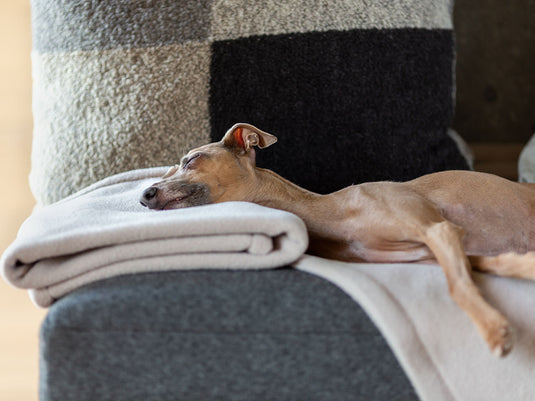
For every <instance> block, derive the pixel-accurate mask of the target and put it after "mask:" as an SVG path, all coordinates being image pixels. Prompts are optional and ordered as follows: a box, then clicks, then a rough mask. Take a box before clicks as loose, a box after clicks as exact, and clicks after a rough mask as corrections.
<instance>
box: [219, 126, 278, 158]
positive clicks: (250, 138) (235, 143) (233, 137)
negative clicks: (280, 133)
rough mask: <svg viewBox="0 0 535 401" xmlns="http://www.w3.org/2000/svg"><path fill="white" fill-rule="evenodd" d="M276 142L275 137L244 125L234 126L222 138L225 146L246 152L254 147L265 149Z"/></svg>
mask: <svg viewBox="0 0 535 401" xmlns="http://www.w3.org/2000/svg"><path fill="white" fill-rule="evenodd" d="M275 142H277V137H276V136H274V135H271V134H268V133H267V132H264V131H262V130H259V129H258V128H256V127H254V126H252V125H250V124H244V123H238V124H234V125H233V126H232V128H231V129H229V130H228V131H227V133H226V134H225V136H224V137H223V143H224V144H225V146H230V147H238V148H241V149H243V150H244V151H246V152H248V151H249V150H251V149H252V148H253V147H254V146H258V147H259V148H261V149H262V148H267V147H268V146H270V145H273V144H274V143H275Z"/></svg>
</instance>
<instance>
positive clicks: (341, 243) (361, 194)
mask: <svg viewBox="0 0 535 401" xmlns="http://www.w3.org/2000/svg"><path fill="white" fill-rule="evenodd" d="M321 198H322V199H321V202H318V203H321V206H317V207H315V208H313V209H314V211H313V213H307V214H306V215H305V216H302V217H304V219H305V222H307V226H308V227H309V231H310V234H311V235H310V236H311V245H310V251H311V252H312V253H314V254H316V255H318V256H324V257H329V258H335V259H339V260H346V261H362V260H365V261H371V262H414V261H426V260H429V259H433V254H432V253H431V252H430V250H429V248H428V247H427V246H426V245H424V244H423V242H421V241H419V238H421V237H423V236H424V235H425V229H426V228H428V227H429V225H430V224H431V223H433V222H440V221H441V220H443V219H444V218H445V219H446V220H448V221H450V222H452V223H453V224H455V225H457V226H459V227H461V228H462V229H463V231H464V234H465V235H464V240H463V245H464V247H465V250H466V253H467V254H468V255H481V256H490V255H496V254H499V253H504V252H511V251H514V252H517V253H525V252H527V251H529V250H533V249H535V224H534V219H533V217H534V213H535V188H534V186H533V185H531V184H519V183H514V182H511V181H508V180H505V179H502V178H500V177H497V176H494V175H490V174H484V173H475V172H469V171H448V172H441V173H434V174H429V175H426V176H423V177H420V178H417V179H415V180H413V181H409V182H405V183H396V182H374V183H364V184H360V185H354V186H351V187H347V188H344V189H342V190H341V191H338V192H335V193H333V194H330V195H324V196H322V197H321ZM320 207H321V208H323V210H322V211H320V210H319V208H320ZM316 217H317V221H316ZM370 228H373V229H370Z"/></svg>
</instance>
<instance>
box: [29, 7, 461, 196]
mask: <svg viewBox="0 0 535 401" xmlns="http://www.w3.org/2000/svg"><path fill="white" fill-rule="evenodd" d="M451 7H452V0H401V1H396V2H393V1H390V0H380V1H379V0H378V1H373V2H369V1H364V0H351V1H349V0H336V1H333V0H315V1H304V0H289V1H286V2H283V3H282V4H279V2H271V1H258V0H225V1H223V0H212V1H210V0H204V1H185V0H181V1H177V0H162V1H158V2H152V1H147V0H103V1H99V2H94V1H91V0H46V1H45V0H34V1H33V2H32V15H33V32H34V41H33V76H34V123H35V131H34V144H33V156H32V157H33V165H32V171H31V175H30V182H31V186H32V190H33V193H34V195H35V196H36V198H37V200H38V202H39V203H42V204H46V203H51V202H54V201H57V200H59V199H61V198H63V197H65V196H67V195H69V194H71V193H72V192H74V191H76V190H78V189H80V188H82V187H84V186H86V185H88V184H91V183H93V182H95V181H97V180H99V179H102V178H104V177H106V176H109V175H111V174H114V173H118V172H121V171H125V170H130V169H134V168H142V167H149V166H156V165H169V164H174V163H176V162H177V161H178V160H179V157H180V156H181V154H182V153H184V152H185V151H187V150H188V149H190V148H192V147H195V146H198V145H200V144H203V143H206V142H209V141H212V140H219V139H220V138H221V136H222V134H223V133H224V131H225V130H226V129H227V128H228V127H230V126H231V125H232V124H234V123H235V122H249V123H251V124H254V125H257V126H258V127H260V128H262V129H263V130H265V131H267V132H270V133H273V134H275V135H277V136H278V138H279V142H278V144H277V145H276V146H274V147H272V148H269V149H266V150H265V151H262V152H259V160H258V163H259V165H261V166H262V167H268V168H271V169H273V170H275V171H276V172H278V173H280V174H281V175H283V176H285V177H287V178H289V179H290V180H292V181H295V182H296V183H298V184H300V185H302V186H305V187H307V188H308V189H311V190H314V191H317V192H322V193H325V192H330V191H333V190H336V189H339V188H341V187H343V186H346V185H349V184H352V183H358V182H362V181H370V180H383V179H392V180H406V179H410V178H413V177H415V176H418V175H421V174H424V173H427V172H431V171H436V170H442V169H452V168H466V167H467V166H466V162H465V160H464V159H463V158H462V156H461V155H460V153H459V151H458V149H457V147H456V146H455V145H454V143H453V141H452V140H451V139H450V137H449V136H448V135H447V127H448V125H449V123H450V120H451V117H452V113H453V100H452V94H453V89H454V88H453V68H452V66H453V60H454V41H453V33H452V22H451Z"/></svg>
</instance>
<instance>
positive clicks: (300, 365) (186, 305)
mask: <svg viewBox="0 0 535 401" xmlns="http://www.w3.org/2000/svg"><path fill="white" fill-rule="evenodd" d="M245 289H246V290H245ZM199 294H202V296H199ZM88 317H90V318H88ZM41 344H42V350H41V367H42V369H41V376H40V399H41V401H52V400H54V401H55V400H77V401H86V400H87V401H93V400H103V401H104V400H110V401H112V400H113V401H121V400H129V401H131V400H158V401H164V400H165V401H166V400H169V401H171V400H172V401H176V400H188V401H193V400H199V401H200V400H203V401H204V400H220V401H227V400H228V401H240V400H243V401H250V400H277V401H285V400H288V401H294V400H299V399H306V400H322V401H331V400H332V401H344V400H348V401H349V400H376V401H377V400H385V401H386V400H388V401H395V400H400V401H401V400H403V401H409V400H416V399H417V397H416V395H415V393H414V390H413V388H412V386H411V385H410V383H409V381H408V379H407V378H406V376H405V374H404V373H403V370H402V369H401V368H400V366H399V364H398V362H397V361H396V359H395V358H394V356H393V354H392V352H391V351H390V349H389V348H388V345H387V344H386V342H385V340H384V339H383V337H382V336H381V334H380V333H379V331H378V330H377V329H376V328H375V326H374V325H373V324H372V323H371V322H370V320H369V318H368V317H367V316H366V314H365V313H364V312H363V310H362V309H360V308H359V307H357V306H356V305H355V304H354V302H352V301H351V300H350V299H349V297H347V296H346V295H345V294H344V293H343V292H342V291H341V290H339V289H338V288H336V287H335V286H333V285H332V284H330V283H328V282H326V281H324V280H321V279H319V278H317V277H314V276H312V275H309V274H306V273H301V272H298V271H296V270H293V269H278V270H268V271H262V272H254V271H250V272H248V273H247V274H243V273H240V272H232V271H221V270H220V271H210V272H208V271H197V272H169V273H166V274H152V273H151V274H140V275H132V276H125V277H118V278H112V279H108V280H106V281H103V282H100V283H95V284H92V285H89V286H87V287H85V288H82V289H80V290H77V291H76V292H75V293H73V295H72V296H69V297H66V298H63V299H61V300H59V301H58V302H57V303H56V304H54V305H53V306H52V307H51V309H50V313H49V314H48V316H47V318H46V320H45V322H44V324H43V326H42V330H41Z"/></svg>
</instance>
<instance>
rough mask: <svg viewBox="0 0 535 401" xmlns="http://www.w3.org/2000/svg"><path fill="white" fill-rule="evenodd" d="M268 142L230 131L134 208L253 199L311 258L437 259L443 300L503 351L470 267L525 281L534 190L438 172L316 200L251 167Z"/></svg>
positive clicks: (534, 234)
mask: <svg viewBox="0 0 535 401" xmlns="http://www.w3.org/2000/svg"><path fill="white" fill-rule="evenodd" d="M276 141H277V138H276V137H274V136H273V135H270V134H267V133H265V132H263V131H261V130H259V129H257V128H255V127H253V126H251V125H248V124H236V125H235V126H233V127H232V128H231V129H230V130H229V131H228V132H227V133H226V134H225V136H224V137H223V139H222V140H221V141H220V142H216V143H211V144H208V145H204V146H201V147H199V148H197V149H193V150H192V151H190V152H189V153H188V154H187V155H186V156H185V157H183V158H182V160H181V163H180V165H179V166H178V165H177V166H175V167H172V168H171V169H170V170H169V171H168V172H167V173H166V174H165V175H164V177H163V178H162V180H161V181H160V182H157V183H155V184H154V185H152V186H151V187H150V188H147V189H146V190H145V191H144V193H143V195H142V197H141V203H142V204H143V205H144V206H148V207H149V208H151V209H176V208H182V207H189V206H197V205H203V204H208V203H218V202H225V201H248V202H254V203H257V204H260V205H264V206H268V207H273V208H276V209H282V210H286V211H289V212H292V213H295V214H296V215H297V216H299V217H301V218H302V219H303V220H304V222H305V224H306V226H307V229H308V232H309V236H310V246H309V252H310V253H311V254H314V255H318V256H322V257H325V258H331V259H337V260H342V261H348V262H363V261H365V262H438V263H439V264H440V266H442V269H443V271H444V273H445V274H446V278H447V281H448V286H449V291H450V294H451V296H452V297H453V299H454V300H455V302H456V303H457V304H458V305H459V306H460V307H461V308H462V309H464V310H465V311H466V313H467V314H468V315H469V317H470V318H471V319H472V321H473V322H474V324H475V325H476V327H477V329H478V330H479V332H480V334H481V336H482V337H483V339H484V340H485V341H486V342H487V344H488V346H489V347H490V349H491V350H492V352H493V353H495V354H496V355H499V356H503V355H506V354H507V353H508V352H509V351H510V349H511V347H512V330H511V328H510V326H509V324H508V322H507V320H506V319H505V318H504V316H503V315H502V314H501V313H500V312H498V311H497V310H496V309H494V308H493V307H491V306H490V305H489V304H488V303H487V302H486V301H485V300H484V299H483V297H482V296H481V295H480V293H479V291H478V290H477V288H476V286H475V284H474V282H473V281H472V278H471V265H473V266H474V267H476V268H478V269H479V270H481V271H485V272H490V273H495V274H499V275H503V276H509V277H518V278H527V279H535V254H534V253H530V252H529V253H528V251H530V250H535V218H534V214H535V185H531V184H519V183H515V182H511V181H508V180H505V179H503V178H500V177H497V176H494V175H490V174H484V173H476V172H469V171H448V172H441V173H434V174H429V175H426V176H423V177H420V178H417V179H415V180H413V181H408V182H405V183H397V182H373V183H364V184H360V185H353V186H350V187H347V188H344V189H342V190H340V191H338V192H334V193H332V194H329V195H319V194H316V193H313V192H310V191H307V190H305V189H303V188H301V187H299V186H297V185H295V184H293V183H291V182H289V181H288V180H285V179H284V178H282V177H280V176H279V175H277V174H275V173H274V172H272V171H270V170H265V169H260V168H257V167H256V166H255V150H254V148H253V147H254V146H258V147H259V148H265V147H267V146H270V145H272V144H273V143H275V142H276ZM333 162H335V161H333ZM467 255H469V256H467Z"/></svg>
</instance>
